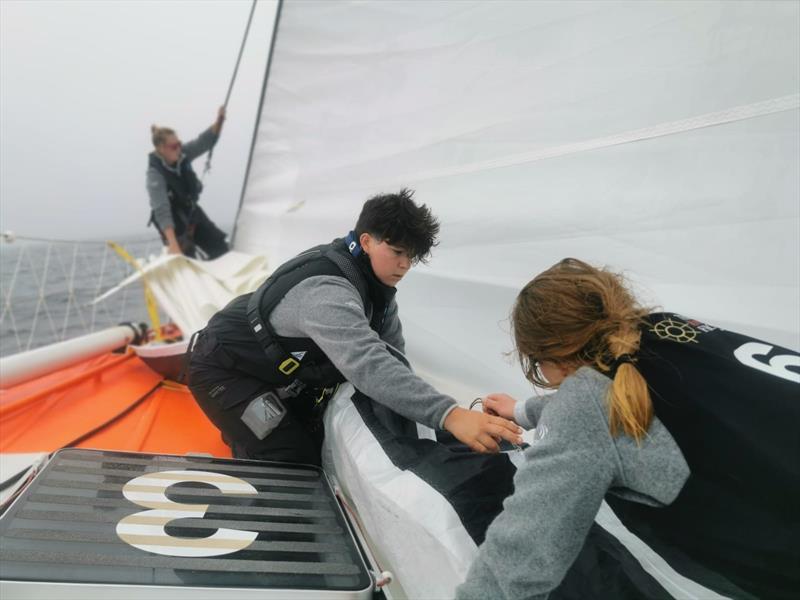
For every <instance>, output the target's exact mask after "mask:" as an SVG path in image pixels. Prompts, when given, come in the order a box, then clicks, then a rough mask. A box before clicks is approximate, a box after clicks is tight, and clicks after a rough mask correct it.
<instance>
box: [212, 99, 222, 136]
mask: <svg viewBox="0 0 800 600" xmlns="http://www.w3.org/2000/svg"><path fill="white" fill-rule="evenodd" d="M224 122H225V106H224V105H223V106H220V107H219V109H218V110H217V120H216V121H214V124H213V125H212V126H211V131H212V132H213V133H214V135H219V132H220V131H222V124H223V123H224Z"/></svg>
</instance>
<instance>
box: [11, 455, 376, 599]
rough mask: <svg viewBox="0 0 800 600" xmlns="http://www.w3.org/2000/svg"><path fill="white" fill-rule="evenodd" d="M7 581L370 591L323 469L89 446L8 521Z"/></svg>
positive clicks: (37, 483)
mask: <svg viewBox="0 0 800 600" xmlns="http://www.w3.org/2000/svg"><path fill="white" fill-rule="evenodd" d="M0 579H3V580H6V581H26V582H33V581H40V582H42V581H48V582H63V583H90V584H117V585H119V584H122V585H134V586H139V585H144V586H152V585H156V586H191V587H212V588H261V589H272V590H275V589H283V590H297V591H299V590H320V591H322V590H327V591H337V590H338V591H342V592H349V593H348V594H345V595H346V596H349V597H352V592H354V591H362V590H369V589H370V587H371V581H370V577H369V574H368V572H367V569H366V566H365V564H364V562H363V560H362V558H361V555H360V553H359V550H358V549H357V547H356V543H355V541H354V539H353V537H352V535H351V533H350V530H349V529H348V525H347V523H346V522H345V517H344V515H343V514H342V511H341V509H340V507H339V504H338V502H337V500H336V498H335V496H334V495H333V492H332V490H331V488H330V485H329V484H328V481H327V478H326V477H325V475H324V473H323V472H322V470H321V469H319V468H316V467H312V466H306V465H292V464H286V463H267V462H257V461H241V460H228V459H219V458H205V457H196V456H166V455H151V454H135V453H127V452H106V451H98V450H80V449H67V450H61V451H59V452H57V453H56V454H55V455H54V456H53V458H52V460H51V461H50V462H49V463H48V464H47V466H46V467H45V468H44V469H43V470H42V472H41V473H40V474H39V475H38V476H37V477H36V479H35V480H34V481H33V482H32V483H31V485H30V486H29V487H28V488H27V489H26V490H25V491H24V492H23V494H22V495H21V496H20V498H19V499H17V501H16V502H15V503H14V504H13V505H12V506H11V507H10V508H9V509H8V511H7V512H6V513H5V514H4V515H3V516H2V518H0ZM326 596H327V595H326Z"/></svg>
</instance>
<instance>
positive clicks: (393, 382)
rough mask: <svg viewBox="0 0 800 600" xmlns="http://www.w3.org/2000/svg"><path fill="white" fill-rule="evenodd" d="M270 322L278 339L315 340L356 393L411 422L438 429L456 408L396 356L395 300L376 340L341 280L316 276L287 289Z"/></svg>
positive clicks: (399, 336)
mask: <svg viewBox="0 0 800 600" xmlns="http://www.w3.org/2000/svg"><path fill="white" fill-rule="evenodd" d="M270 323H271V324H272V326H273V327H274V328H275V332H276V333H277V334H278V335H281V336H288V337H307V338H311V339H312V340H314V342H315V343H316V344H317V346H319V347H320V349H321V350H322V351H323V352H324V353H325V355H326V356H327V357H328V358H329V359H330V360H331V362H332V363H333V364H334V365H335V366H336V368H337V369H339V372H340V373H341V374H342V375H344V376H345V378H346V379H347V381H349V382H350V383H352V384H353V385H354V386H355V387H356V388H357V389H358V390H359V391H361V392H363V393H364V394H366V395H367V396H369V397H370V398H372V399H374V400H375V401H376V402H379V403H381V404H383V405H385V406H387V407H389V408H390V409H392V410H393V411H394V412H396V413H398V414H400V415H402V416H404V417H406V418H408V419H411V420H412V421H416V422H418V423H422V424H423V425H427V426H429V427H432V428H440V429H441V428H442V426H443V424H444V420H445V418H446V417H447V415H448V414H450V411H451V410H453V409H454V408H455V407H456V406H457V404H456V401H455V400H453V398H451V397H450V396H446V395H444V394H441V393H439V392H437V391H436V389H435V388H433V387H432V386H431V385H430V384H428V383H426V382H425V381H423V380H422V379H420V378H419V377H417V376H416V375H415V374H414V373H413V371H412V370H411V369H410V367H409V366H407V364H406V363H405V362H404V359H403V358H398V357H397V356H396V354H398V353H399V354H402V353H403V352H404V351H405V341H404V340H403V330H402V326H401V324H400V318H399V317H398V313H397V302H396V301H394V300H392V303H391V304H390V305H389V310H388V313H387V315H386V321H385V323H384V327H383V331H382V333H381V335H380V336H378V334H377V333H376V332H375V330H373V329H372V328H370V326H369V321H368V320H367V317H366V315H365V313H364V306H363V303H362V301H361V296H360V295H359V294H358V292H357V291H356V289H355V288H354V287H353V285H352V284H351V283H350V282H349V281H347V280H346V279H344V278H342V277H333V276H329V275H318V276H315V277H309V278H308V279H305V280H303V281H301V282H300V283H298V284H297V285H296V286H294V287H293V288H292V289H291V290H289V292H288V293H287V294H286V296H284V298H283V299H282V300H281V301H280V303H279V304H278V306H276V307H275V309H274V310H273V311H272V314H271V315H270ZM387 345H388V346H387ZM392 348H393V349H394V351H395V352H394V354H393V352H392Z"/></svg>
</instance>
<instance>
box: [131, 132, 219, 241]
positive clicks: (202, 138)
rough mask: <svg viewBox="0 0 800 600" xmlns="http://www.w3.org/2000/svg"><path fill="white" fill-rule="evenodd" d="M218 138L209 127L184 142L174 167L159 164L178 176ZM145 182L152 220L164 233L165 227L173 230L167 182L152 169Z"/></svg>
mask: <svg viewBox="0 0 800 600" xmlns="http://www.w3.org/2000/svg"><path fill="white" fill-rule="evenodd" d="M218 137H219V136H218V135H216V134H215V133H214V132H213V131H211V127H209V128H208V129H206V130H205V131H204V132H203V133H201V134H200V135H199V136H197V138H196V139H193V140H192V141H191V142H186V143H185V144H184V145H183V149H182V152H183V153H182V154H181V157H180V158H179V159H178V162H177V163H176V164H175V166H172V167H171V166H169V165H168V164H167V163H166V162H164V161H163V159H162V161H161V162H162V164H163V165H164V168H166V169H170V170H172V171H175V173H177V174H178V175H180V173H181V168H183V165H184V164H188V163H190V162H192V161H193V160H194V159H195V158H197V157H198V156H200V155H201V154H203V153H204V152H208V151H209V150H210V149H211V147H212V146H213V145H214V144H215V143H216V141H217V138H218ZM145 181H146V185H147V193H148V194H149V195H150V208H151V209H152V210H153V220H154V221H155V222H156V224H157V225H158V226H159V228H161V231H164V230H165V229H166V228H167V227H173V228H174V227H175V223H174V221H173V220H172V211H171V210H170V206H169V195H168V189H167V182H166V181H165V180H164V176H163V175H162V174H161V173H159V172H158V171H157V170H156V169H154V168H153V167H148V168H147V174H146V180H145Z"/></svg>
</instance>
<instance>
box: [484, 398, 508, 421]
mask: <svg viewBox="0 0 800 600" xmlns="http://www.w3.org/2000/svg"><path fill="white" fill-rule="evenodd" d="M482 404H483V412H485V413H488V414H490V415H497V416H499V417H503V418H504V419H509V420H511V421H513V420H514V407H515V406H516V405H517V401H516V400H515V399H514V398H512V397H511V396H509V395H508V394H489V395H488V396H485V397H484V398H483V402H482Z"/></svg>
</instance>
